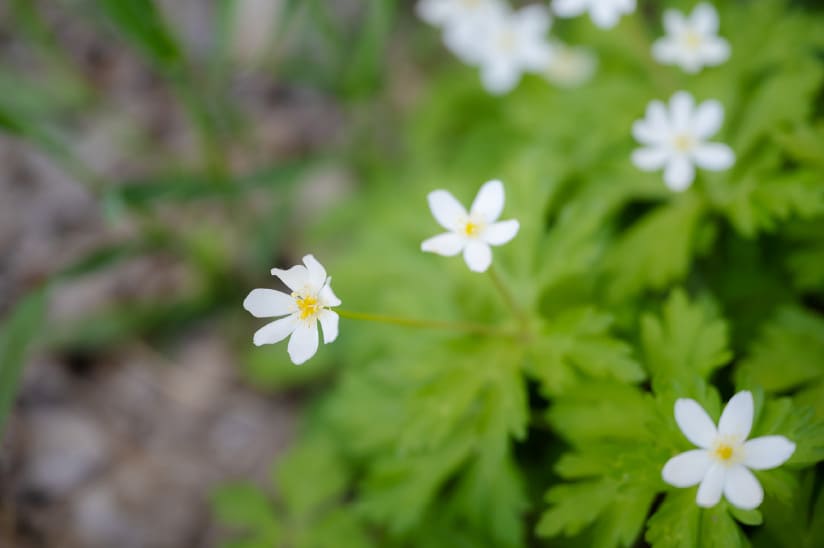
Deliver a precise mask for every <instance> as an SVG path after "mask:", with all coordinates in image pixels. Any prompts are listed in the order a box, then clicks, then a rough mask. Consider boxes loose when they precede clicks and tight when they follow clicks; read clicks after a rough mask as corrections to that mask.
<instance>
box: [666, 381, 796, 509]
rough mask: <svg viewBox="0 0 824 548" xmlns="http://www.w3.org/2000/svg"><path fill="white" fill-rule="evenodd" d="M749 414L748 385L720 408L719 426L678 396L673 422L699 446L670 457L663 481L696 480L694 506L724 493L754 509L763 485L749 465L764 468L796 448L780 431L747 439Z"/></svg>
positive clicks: (678, 483) (709, 503)
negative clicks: (746, 388)
mask: <svg viewBox="0 0 824 548" xmlns="http://www.w3.org/2000/svg"><path fill="white" fill-rule="evenodd" d="M752 418H753V400H752V394H751V393H750V392H748V391H746V390H745V391H743V392H739V393H738V394H736V395H735V396H733V397H732V399H730V401H729V402H728V403H727V405H726V407H724V411H723V413H721V419H720V420H719V421H718V428H717V429H716V428H715V424H713V422H712V419H711V418H710V417H709V415H707V412H706V411H704V409H703V408H702V407H701V405H699V404H698V402H697V401H695V400H691V399H679V400H678V401H676V402H675V422H677V423H678V427H679V428H680V429H681V432H683V433H684V436H686V438H687V439H688V440H690V441H691V442H692V443H694V444H695V445H697V446H698V447H699V448H700V449H693V450H692V451H687V452H685V453H681V454H680V455H676V456H674V457H672V458H671V459H670V460H668V461H667V463H666V464H665V465H664V469H663V470H662V472H661V475H662V477H663V478H664V481H666V482H667V483H669V484H670V485H674V486H675V487H692V486H693V485H696V484H699V483H700V485H699V487H698V493H697V495H696V499H695V502H696V503H697V504H698V506H702V507H705V508H709V507H712V506H715V505H716V504H718V502H719V501H720V500H721V495H722V493H723V495H724V497H726V499H727V500H728V501H729V502H730V503H731V504H733V505H734V506H737V507H739V508H742V509H744V510H751V509H753V508H757V507H758V506H759V505H760V504H761V502H762V501H763V500H764V490H763V489H762V487H761V484H760V483H759V482H758V479H757V478H756V477H755V476H754V475H753V473H752V472H750V469H752V470H768V469H770V468H775V467H777V466H780V465H782V464H784V463H785V462H786V461H787V459H789V458H790V457H791V456H792V454H793V452H795V444H794V443H793V442H791V441H790V440H788V439H787V438H785V437H784V436H763V437H760V438H755V439H751V440H747V437H748V436H749V435H750V430H751V429H752Z"/></svg>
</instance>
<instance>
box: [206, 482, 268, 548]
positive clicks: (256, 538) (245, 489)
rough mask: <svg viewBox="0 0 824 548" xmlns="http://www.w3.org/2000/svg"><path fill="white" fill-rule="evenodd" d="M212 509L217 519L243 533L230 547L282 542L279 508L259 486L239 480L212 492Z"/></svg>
mask: <svg viewBox="0 0 824 548" xmlns="http://www.w3.org/2000/svg"><path fill="white" fill-rule="evenodd" d="M212 511H213V512H214V514H215V517H216V518H217V520H218V521H219V522H221V523H223V524H224V525H226V526H228V527H230V528H231V529H235V530H237V531H238V533H239V534H241V535H242V536H243V538H242V539H239V540H238V541H237V542H236V543H232V544H227V546H244V547H246V546H249V547H250V548H251V547H253V546H262V545H268V546H275V545H276V544H277V543H278V542H280V537H281V524H280V523H279V522H278V520H277V518H276V513H275V507H274V506H273V504H272V502H271V501H270V500H269V498H268V497H267V496H266V495H265V494H264V493H263V492H262V491H261V490H260V489H259V488H258V487H256V486H254V485H249V484H243V483H236V484H231V485H226V486H223V487H221V488H219V489H217V490H216V491H215V492H214V493H212Z"/></svg>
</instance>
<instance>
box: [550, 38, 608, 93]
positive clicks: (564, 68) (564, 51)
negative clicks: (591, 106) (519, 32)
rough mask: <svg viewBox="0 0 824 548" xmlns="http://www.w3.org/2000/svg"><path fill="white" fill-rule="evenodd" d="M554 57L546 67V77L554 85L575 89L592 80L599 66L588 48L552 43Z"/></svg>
mask: <svg viewBox="0 0 824 548" xmlns="http://www.w3.org/2000/svg"><path fill="white" fill-rule="evenodd" d="M550 47H551V48H552V55H551V57H550V59H549V63H547V65H546V67H544V76H546V78H547V80H549V81H550V82H552V83H553V84H555V85H557V86H560V87H564V88H574V87H578V86H580V85H583V84H585V83H586V82H588V81H589V80H591V79H592V76H593V75H594V74H595V69H596V67H597V65H598V59H597V58H596V57H595V54H593V53H592V51H590V50H589V49H587V48H581V47H574V46H568V45H566V44H564V43H563V42H560V41H558V40H555V41H553V42H551V43H550Z"/></svg>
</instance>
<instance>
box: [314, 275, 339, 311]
mask: <svg viewBox="0 0 824 548" xmlns="http://www.w3.org/2000/svg"><path fill="white" fill-rule="evenodd" d="M318 297H319V298H320V305H321V306H339V305H340V299H338V296H337V295H335V292H334V291H332V278H329V280H328V281H327V282H326V285H324V286H323V289H321V290H320V294H319V295H318Z"/></svg>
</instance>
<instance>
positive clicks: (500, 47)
mask: <svg viewBox="0 0 824 548" xmlns="http://www.w3.org/2000/svg"><path fill="white" fill-rule="evenodd" d="M551 24H552V20H551V18H550V16H549V11H548V10H547V9H546V8H545V7H544V6H539V5H531V6H526V7H524V8H521V9H520V10H518V11H515V12H506V11H503V12H500V13H498V14H497V15H496V16H490V17H489V19H488V20H487V22H486V25H485V27H484V29H483V34H481V35H479V36H474V37H473V38H472V39H473V41H474V43H475V44H476V46H475V47H477V51H476V53H475V55H476V56H477V57H476V58H477V64H478V65H480V67H481V82H482V83H483V86H484V88H485V89H486V90H487V91H488V92H490V93H493V94H495V95H501V94H503V93H507V92H509V91H511V90H512V89H513V88H514V87H515V86H516V85H518V82H519V81H520V79H521V74H522V73H524V72H541V71H543V69H544V67H546V65H547V63H548V62H549V60H550V57H551V54H552V50H551V48H550V46H549V42H548V41H547V31H548V30H549V27H550V25H551Z"/></svg>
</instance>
